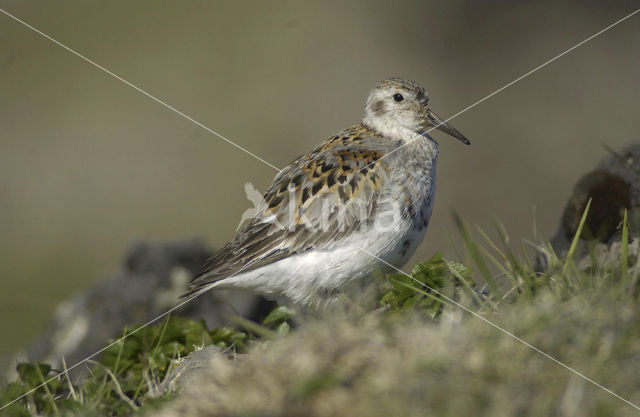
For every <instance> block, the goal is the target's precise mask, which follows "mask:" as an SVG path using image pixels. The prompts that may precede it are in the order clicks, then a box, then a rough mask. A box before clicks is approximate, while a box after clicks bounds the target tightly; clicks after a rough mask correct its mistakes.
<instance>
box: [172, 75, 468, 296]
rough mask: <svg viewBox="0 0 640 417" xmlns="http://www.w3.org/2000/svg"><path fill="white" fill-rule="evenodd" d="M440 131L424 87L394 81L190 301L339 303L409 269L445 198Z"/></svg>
mask: <svg viewBox="0 0 640 417" xmlns="http://www.w3.org/2000/svg"><path fill="white" fill-rule="evenodd" d="M432 129H437V130H440V131H442V132H444V133H447V134H448V135H450V136H453V137H454V138H457V139H459V140H460V141H462V142H463V143H464V144H466V145H469V144H470V141H469V140H468V139H467V138H466V137H465V136H464V135H463V134H462V133H460V132H459V131H458V130H456V129H455V128H454V127H453V126H451V125H450V124H449V123H447V121H446V120H443V119H442V118H440V117H439V116H437V115H436V114H435V113H434V112H433V111H432V110H431V107H430V103H429V95H428V93H427V91H426V90H425V89H424V88H423V87H422V86H421V85H420V84H418V83H416V82H413V81H410V80H407V79H403V78H398V77H392V78H387V79H385V80H383V81H381V82H380V83H378V84H377V85H376V86H375V88H373V90H371V92H370V93H369V95H368V97H367V99H366V103H365V108H364V114H363V116H362V120H361V122H360V123H359V124H356V125H353V126H351V127H348V128H346V129H344V130H342V131H340V132H339V133H337V134H335V135H333V136H331V137H329V138H328V139H327V140H325V141H324V142H323V143H321V144H320V145H319V146H317V147H316V148H315V149H313V150H311V151H310V152H308V153H306V154H304V155H302V156H300V157H298V158H296V159H295V160H294V161H293V162H291V163H290V164H289V165H288V166H287V167H285V168H284V169H282V170H281V171H280V172H279V173H278V174H276V176H275V178H274V180H273V183H272V184H271V185H270V186H269V187H268V189H267V191H266V192H265V193H264V196H263V201H262V203H261V204H260V207H259V208H258V209H257V210H256V211H257V214H256V215H255V216H254V217H253V218H252V219H251V220H250V221H249V222H248V223H247V224H246V225H245V226H244V227H243V228H242V229H241V230H240V231H239V232H238V233H237V235H236V236H235V237H234V238H233V239H232V240H231V241H229V242H228V243H227V244H225V245H224V246H223V247H222V248H221V249H220V250H219V251H217V252H216V253H215V254H214V255H213V257H212V258H211V259H210V260H209V262H208V264H207V266H206V268H205V269H204V271H205V272H203V273H202V274H201V275H199V276H196V277H195V278H194V279H193V280H192V281H191V283H190V285H189V288H188V289H187V292H186V293H185V294H184V295H183V296H182V297H181V299H185V298H189V299H190V298H193V297H196V296H198V295H200V294H201V293H203V292H205V291H208V290H210V289H245V290H249V291H252V292H254V293H257V294H260V295H263V296H264V297H266V298H268V299H272V300H276V301H278V302H279V303H281V304H292V305H300V306H303V307H304V306H311V305H323V304H327V303H331V301H332V300H335V299H336V298H337V295H338V294H340V293H343V292H345V291H348V289H349V288H353V287H354V285H355V286H359V287H360V288H361V287H362V285H363V283H365V284H366V282H368V281H369V279H370V278H371V277H374V276H375V274H379V273H386V272H389V271H390V269H389V268H390V265H392V266H393V267H402V266H403V265H404V264H405V263H406V262H407V261H408V260H409V258H410V257H411V255H412V254H413V253H414V252H415V250H416V248H417V247H418V245H419V244H420V243H421V242H422V240H423V239H424V236H425V232H426V230H427V226H428V224H429V219H430V217H431V212H432V209H433V201H434V196H435V189H436V159H437V157H438V143H437V142H436V141H435V139H433V137H432V136H430V135H429V134H428V132H429V131H431V130H432Z"/></svg>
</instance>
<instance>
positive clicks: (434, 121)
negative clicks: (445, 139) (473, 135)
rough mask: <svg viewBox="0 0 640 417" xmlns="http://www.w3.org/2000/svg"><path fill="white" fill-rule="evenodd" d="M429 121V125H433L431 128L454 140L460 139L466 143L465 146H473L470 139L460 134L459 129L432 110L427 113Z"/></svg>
mask: <svg viewBox="0 0 640 417" xmlns="http://www.w3.org/2000/svg"><path fill="white" fill-rule="evenodd" d="M427 119H428V120H429V124H430V125H431V126H430V127H433V128H435V129H438V130H441V131H443V132H444V133H447V134H449V135H451V136H453V137H454V138H458V139H460V141H462V143H464V144H465V145H471V142H470V141H469V139H467V138H466V137H464V135H463V134H462V133H460V132H458V129H456V128H455V127H453V126H451V125H450V124H449V123H447V122H445V121H443V120H442V119H441V118H440V116H438V115H437V114H435V113H434V112H432V111H431V109H429V110H428V111H427Z"/></svg>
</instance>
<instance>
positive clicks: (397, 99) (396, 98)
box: [393, 93, 404, 103]
mask: <svg viewBox="0 0 640 417" xmlns="http://www.w3.org/2000/svg"><path fill="white" fill-rule="evenodd" d="M393 99H394V100H395V101H397V102H398V103H399V102H401V101H402V100H404V97H402V94H400V93H395V94H394V95H393Z"/></svg>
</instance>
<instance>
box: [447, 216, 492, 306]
mask: <svg viewBox="0 0 640 417" xmlns="http://www.w3.org/2000/svg"><path fill="white" fill-rule="evenodd" d="M452 216H453V221H454V222H455V223H456V226H457V227H458V230H459V231H460V233H461V234H462V240H463V242H464V246H465V248H466V249H467V252H468V253H469V256H470V257H471V259H472V260H473V262H474V263H475V264H476V266H477V267H478V270H479V271H480V273H481V274H482V276H483V277H484V279H485V281H486V282H487V284H489V287H490V288H491V291H492V292H493V293H494V294H497V293H498V285H497V284H496V281H495V279H494V278H493V275H492V274H491V271H490V270H489V267H488V266H487V263H486V262H485V261H484V258H483V257H482V254H481V253H480V250H479V249H478V246H477V245H476V243H475V242H474V241H473V238H472V237H471V232H469V229H468V228H467V225H466V224H465V223H464V222H463V221H462V218H460V216H459V215H458V213H457V212H456V211H453V212H452Z"/></svg>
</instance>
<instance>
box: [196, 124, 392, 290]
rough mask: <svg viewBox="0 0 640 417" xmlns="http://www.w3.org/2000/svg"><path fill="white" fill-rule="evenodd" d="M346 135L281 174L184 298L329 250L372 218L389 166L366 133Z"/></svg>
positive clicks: (301, 158)
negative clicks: (222, 282)
mask: <svg viewBox="0 0 640 417" xmlns="http://www.w3.org/2000/svg"><path fill="white" fill-rule="evenodd" d="M345 132H347V133H344V132H343V133H342V135H337V136H334V137H332V138H330V139H329V140H328V141H327V142H325V143H324V144H323V145H321V146H320V147H318V148H316V149H315V150H314V151H312V152H310V153H308V154H306V155H303V156H301V157H300V158H298V159H296V160H295V161H294V162H292V163H291V164H290V165H289V166H287V167H286V168H285V169H284V170H282V171H281V172H280V173H279V174H278V175H276V178H275V180H274V182H273V184H272V185H271V186H270V187H269V189H268V190H267V191H266V193H265V195H264V204H263V205H262V207H260V209H259V210H258V214H257V215H256V217H255V218H253V219H252V220H251V221H250V222H249V223H248V224H247V225H246V226H245V227H244V228H243V229H242V230H241V231H240V232H239V233H238V234H237V235H236V237H235V238H234V239H233V240H232V241H231V242H229V243H227V244H226V245H225V246H224V247H223V248H222V249H220V250H219V251H218V252H217V253H216V254H215V255H214V256H213V258H212V259H211V260H210V262H209V264H208V267H207V270H206V272H204V273H203V274H202V275H200V276H198V277H196V278H195V279H194V280H193V281H192V282H191V286H190V289H189V292H188V293H187V294H185V295H184V296H183V297H187V296H190V295H192V294H195V293H197V292H200V291H203V290H205V289H206V288H208V286H209V284H211V283H213V282H215V281H219V280H221V279H224V278H226V277H228V276H230V275H234V274H236V273H239V272H245V271H250V270H252V269H256V268H259V267H262V266H264V265H267V264H270V263H272V262H276V261H278V260H280V259H283V258H286V257H288V256H291V255H294V254H299V253H303V252H305V251H307V250H309V249H317V248H319V249H323V248H329V247H331V245H332V244H333V242H334V241H335V240H336V239H341V238H344V237H346V236H348V235H350V234H351V233H353V232H354V231H356V230H357V229H358V228H359V226H360V225H361V224H362V223H363V222H367V221H369V220H370V219H372V218H373V216H374V215H375V212H376V207H377V205H378V202H379V199H380V194H381V193H380V190H381V188H382V187H383V185H384V184H385V182H387V181H388V179H387V177H388V172H389V166H388V165H387V164H386V163H385V160H380V158H382V156H383V152H382V151H380V150H375V149H374V148H375V147H373V146H367V144H366V143H367V140H366V139H367V138H366V137H365V138H363V137H362V134H361V133H360V134H358V133H357V132H355V133H349V132H352V131H349V130H347V131H345Z"/></svg>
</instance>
